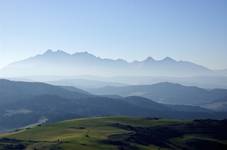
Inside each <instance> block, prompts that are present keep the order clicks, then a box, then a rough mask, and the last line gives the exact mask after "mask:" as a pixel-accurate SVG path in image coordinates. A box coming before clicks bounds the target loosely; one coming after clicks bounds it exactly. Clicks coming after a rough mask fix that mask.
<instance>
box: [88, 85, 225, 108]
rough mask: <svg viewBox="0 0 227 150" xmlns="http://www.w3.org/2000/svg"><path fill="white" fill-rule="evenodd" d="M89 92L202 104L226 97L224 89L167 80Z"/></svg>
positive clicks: (167, 101) (183, 103) (169, 102)
mask: <svg viewBox="0 0 227 150" xmlns="http://www.w3.org/2000/svg"><path fill="white" fill-rule="evenodd" d="M90 92H92V93H94V94H103V95H120V96H132V95H133V96H135V95H137V96H142V97H146V98H149V99H152V100H155V101H156V102H161V103H167V104H178V105H203V104H206V103H209V102H212V101H214V100H216V99H221V98H223V97H227V90H226V89H214V90H207V89H202V88H198V87H194V86H183V85H180V84H174V83H168V82H162V83H157V84H152V85H132V86H123V87H113V86H108V87H103V88H97V89H90Z"/></svg>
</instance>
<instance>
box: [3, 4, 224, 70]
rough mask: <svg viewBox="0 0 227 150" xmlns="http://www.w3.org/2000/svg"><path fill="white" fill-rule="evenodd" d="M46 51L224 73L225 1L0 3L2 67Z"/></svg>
mask: <svg viewBox="0 0 227 150" xmlns="http://www.w3.org/2000/svg"><path fill="white" fill-rule="evenodd" d="M47 49H54V50H56V49H62V50H65V51H67V52H69V53H73V52H77V51H88V52H90V53H93V54H95V55H97V56H101V57H108V58H118V57H120V58H124V59H127V60H129V61H131V60H134V59H138V60H141V59H144V58H145V57H147V56H152V57H154V58H156V59H161V58H163V57H166V56H170V57H173V58H175V59H177V60H189V61H193V62H195V63H199V64H202V65H205V66H207V67H209V68H213V69H220V68H227V0H0V67H2V66H4V65H6V64H8V63H10V62H12V61H15V60H20V59H23V58H26V57H28V56H32V55H36V54H38V53H42V52H44V51H46V50H47Z"/></svg>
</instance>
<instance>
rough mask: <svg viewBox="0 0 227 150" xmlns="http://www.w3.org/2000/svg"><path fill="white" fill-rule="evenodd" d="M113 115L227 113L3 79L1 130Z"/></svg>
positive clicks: (0, 82) (0, 83)
mask: <svg viewBox="0 0 227 150" xmlns="http://www.w3.org/2000/svg"><path fill="white" fill-rule="evenodd" d="M113 115H115V116H116V115H124V116H142V117H163V118H180V119H182V118H183V119H189V118H190V119H195V118H216V119H217V118H225V117H226V115H227V114H226V113H224V112H223V113H222V112H214V111H211V110H208V109H205V108H201V107H198V106H186V105H167V104H161V103H158V102H155V101H152V100H151V99H147V98H143V97H140V96H128V97H120V96H97V95H93V94H90V93H88V92H86V91H83V90H80V89H77V88H73V87H65V86H53V85H50V84H45V83H39V82H16V81H9V80H3V79H1V80H0V131H6V130H12V129H15V128H20V127H24V126H27V125H30V124H36V123H37V122H40V121H48V122H55V121H60V120H65V119H70V118H79V117H94V116H113Z"/></svg>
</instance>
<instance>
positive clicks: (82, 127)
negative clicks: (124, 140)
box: [0, 117, 192, 150]
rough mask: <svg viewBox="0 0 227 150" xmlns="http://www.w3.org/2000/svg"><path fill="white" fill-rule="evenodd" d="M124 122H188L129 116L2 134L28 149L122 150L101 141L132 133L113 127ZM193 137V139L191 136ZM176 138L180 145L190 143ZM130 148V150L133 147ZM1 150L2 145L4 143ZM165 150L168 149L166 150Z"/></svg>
mask: <svg viewBox="0 0 227 150" xmlns="http://www.w3.org/2000/svg"><path fill="white" fill-rule="evenodd" d="M116 123H120V124H123V125H130V126H135V127H139V126H140V127H155V126H167V125H174V124H184V123H187V122H183V121H177V120H151V119H142V118H128V117H103V118H100V117H99V118H88V119H76V120H70V121H64V122H59V123H56V124H51V125H43V126H38V127H34V128H32V129H26V130H24V131H21V132H18V133H12V134H5V135H2V136H3V137H4V138H10V139H17V140H20V142H21V143H24V144H25V145H26V146H27V150H34V149H42V150H49V149H51V148H52V149H54V150H58V149H59V150H60V149H67V150H72V149H78V150H90V149H92V150H96V149H97V150H102V149H105V150H106V149H108V150H112V149H113V150H116V149H118V148H119V147H117V146H116V145H112V144H109V143H104V142H101V141H104V140H107V139H108V137H109V136H111V135H119V134H122V133H129V132H130V131H128V130H124V129H120V128H117V127H114V126H112V124H116ZM190 138H192V137H190ZM186 139H187V138H184V139H177V138H176V139H173V141H175V142H176V143H178V142H180V141H182V140H186ZM131 145H132V146H134V145H136V146H137V147H138V148H139V149H144V150H145V149H154V150H155V149H160V148H159V147H156V146H154V145H149V146H142V145H138V144H135V143H132V144H131ZM129 149H130V148H129ZM0 150H1V143H0ZM163 150H164V148H163Z"/></svg>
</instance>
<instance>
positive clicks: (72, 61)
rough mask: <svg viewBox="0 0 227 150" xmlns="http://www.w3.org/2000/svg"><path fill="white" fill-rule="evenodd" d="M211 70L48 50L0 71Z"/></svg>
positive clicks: (186, 64)
mask: <svg viewBox="0 0 227 150" xmlns="http://www.w3.org/2000/svg"><path fill="white" fill-rule="evenodd" d="M212 73H213V71H212V70H210V69H208V68H206V67H203V66H201V65H197V64H194V63H192V62H188V61H176V60H174V59H172V58H170V57H166V58H164V59H162V60H155V59H153V58H151V57H148V58H146V59H145V60H143V61H133V62H127V61H125V60H123V59H116V60H113V59H105V58H100V57H96V56H94V55H92V54H90V53H88V52H79V53H74V54H68V53H66V52H64V51H61V50H58V51H52V50H48V51H46V52H45V53H43V54H41V55H37V56H34V57H31V58H28V59H25V60H22V61H18V62H15V63H12V64H10V65H8V66H6V67H5V68H3V69H2V70H1V74H2V75H5V76H7V75H8V76H30V75H59V76H60V75H67V76H75V75H85V74H86V75H97V76H118V75H119V76H121V75H123V76H127V75H129V76H157V75H158V76H160V75H161V76H192V75H207V74H212Z"/></svg>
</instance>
